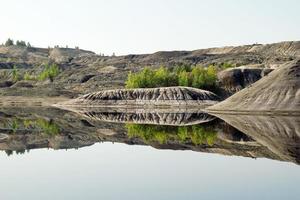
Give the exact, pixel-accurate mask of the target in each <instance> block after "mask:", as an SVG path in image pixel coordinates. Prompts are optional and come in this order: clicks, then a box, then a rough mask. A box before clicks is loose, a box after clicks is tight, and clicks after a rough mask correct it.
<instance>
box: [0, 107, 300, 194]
mask: <svg viewBox="0 0 300 200" xmlns="http://www.w3.org/2000/svg"><path fill="white" fill-rule="evenodd" d="M0 117H1V118H0V130H1V132H0V133H1V137H0V138H1V139H0V150H1V151H0V163H1V170H0V177H1V179H0V191H1V199H8V200H10V199H299V197H300V190H299V189H298V184H299V181H300V166H299V163H300V162H299V157H300V152H299V144H300V143H299V141H300V140H299V117H298V116H294V117H288V116H272V117H270V116H224V115H220V116H218V117H220V118H222V119H220V118H217V117H215V116H211V115H208V114H206V113H203V112H201V111H197V112H195V111H191V112H189V111H176V112H172V113H170V112H169V111H166V110H163V111H157V110H155V111H153V110H152V111H151V112H146V113H145V112H142V111H138V110H135V111H132V110H130V111H128V110H127V111H126V112H124V111H122V112H121V111H115V110H114V111H113V110H110V111H107V110H105V111H103V110H99V111H97V110H96V111H95V110H93V111H91V110H85V109H84V110H75V111H74V110H73V111H63V110H60V109H53V108H37V107H35V108H19V107H18V108H1V109H0Z"/></svg>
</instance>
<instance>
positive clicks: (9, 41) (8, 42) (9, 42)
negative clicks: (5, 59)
mask: <svg viewBox="0 0 300 200" xmlns="http://www.w3.org/2000/svg"><path fill="white" fill-rule="evenodd" d="M12 45H14V41H13V40H12V39H10V38H8V39H7V40H6V42H5V46H7V47H8V46H12Z"/></svg>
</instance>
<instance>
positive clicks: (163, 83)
mask: <svg viewBox="0 0 300 200" xmlns="http://www.w3.org/2000/svg"><path fill="white" fill-rule="evenodd" d="M216 81H217V70H216V68H215V67H214V66H209V67H207V68H204V67H202V66H195V67H187V66H179V67H175V68H173V70H170V69H167V68H165V67H160V68H159V69H150V68H149V67H146V68H144V69H143V70H142V71H140V72H137V73H129V75H128V78H127V81H126V88H154V87H169V86H186V87H195V88H202V89H214V88H215V86H216Z"/></svg>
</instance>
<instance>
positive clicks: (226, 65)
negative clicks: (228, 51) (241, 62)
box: [220, 63, 234, 69]
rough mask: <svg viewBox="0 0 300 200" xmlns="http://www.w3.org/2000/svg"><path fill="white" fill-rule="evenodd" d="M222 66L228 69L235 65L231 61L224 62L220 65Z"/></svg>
mask: <svg viewBox="0 0 300 200" xmlns="http://www.w3.org/2000/svg"><path fill="white" fill-rule="evenodd" d="M220 67H221V69H228V68H233V67H234V65H233V64H231V63H222V64H221V65H220Z"/></svg>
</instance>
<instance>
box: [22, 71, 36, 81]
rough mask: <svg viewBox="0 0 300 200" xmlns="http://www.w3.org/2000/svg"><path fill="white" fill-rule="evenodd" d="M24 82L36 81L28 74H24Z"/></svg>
mask: <svg viewBox="0 0 300 200" xmlns="http://www.w3.org/2000/svg"><path fill="white" fill-rule="evenodd" d="M24 80H26V81H30V80H36V78H35V76H31V75H30V74H29V73H28V72H25V74H24Z"/></svg>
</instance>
